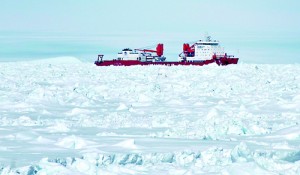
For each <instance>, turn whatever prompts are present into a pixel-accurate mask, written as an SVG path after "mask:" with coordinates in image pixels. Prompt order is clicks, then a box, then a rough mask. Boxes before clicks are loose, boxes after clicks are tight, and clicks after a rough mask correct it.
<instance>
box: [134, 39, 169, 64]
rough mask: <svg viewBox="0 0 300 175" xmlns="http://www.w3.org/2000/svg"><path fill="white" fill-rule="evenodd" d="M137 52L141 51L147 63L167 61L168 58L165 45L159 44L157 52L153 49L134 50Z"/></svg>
mask: <svg viewBox="0 0 300 175" xmlns="http://www.w3.org/2000/svg"><path fill="white" fill-rule="evenodd" d="M134 50H135V52H136V51H139V52H140V53H141V54H143V56H145V57H146V61H165V59H166V57H164V56H163V54H164V44H162V43H159V44H157V46H156V50H151V49H134ZM152 53H156V55H152Z"/></svg>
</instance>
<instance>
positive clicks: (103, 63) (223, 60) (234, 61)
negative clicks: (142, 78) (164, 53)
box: [95, 58, 239, 66]
mask: <svg viewBox="0 0 300 175" xmlns="http://www.w3.org/2000/svg"><path fill="white" fill-rule="evenodd" d="M238 60H239V59H238V58H220V59H212V60H205V61H201V62H176V61H174V62H172V61H170V62H169V61H166V62H142V61H138V60H104V61H95V64H96V65H97V66H137V65H141V66H147V65H163V66H204V65H208V64H212V63H216V64H218V65H222V66H225V65H228V64H237V63H238Z"/></svg>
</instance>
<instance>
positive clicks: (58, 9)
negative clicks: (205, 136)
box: [0, 0, 300, 62]
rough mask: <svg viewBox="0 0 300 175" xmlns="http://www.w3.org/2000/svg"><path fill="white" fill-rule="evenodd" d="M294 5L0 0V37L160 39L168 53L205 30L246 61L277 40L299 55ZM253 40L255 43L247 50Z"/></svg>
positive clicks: (227, 0)
mask: <svg viewBox="0 0 300 175" xmlns="http://www.w3.org/2000/svg"><path fill="white" fill-rule="evenodd" d="M299 8H300V1H297V0H106V1H104V0H89V1H86V0H75V1H74V0H63V1H62V0H51V1H46V0H45V1H39V0H29V1H20V0H1V5H0V37H2V38H3V37H4V38H5V39H6V40H9V37H11V36H13V35H14V34H16V37H17V38H18V37H19V36H20V38H22V36H27V35H29V34H30V35H31V36H32V35H36V36H39V37H40V36H41V35H42V36H43V37H45V36H47V35H49V36H52V37H53V36H55V37H58V38H59V37H66V36H79V37H83V36H85V37H90V38H91V37H94V36H105V37H106V39H107V41H112V40H113V41H114V42H113V43H112V45H114V46H118V47H121V45H122V44H124V47H130V46H127V45H126V43H124V42H126V41H128V44H130V45H133V47H135V46H143V45H145V44H156V43H154V42H160V41H162V42H166V43H165V45H167V44H169V46H170V48H169V50H170V51H169V53H170V54H171V53H173V52H174V53H175V52H176V53H177V52H179V51H178V49H181V44H182V42H188V41H195V40H198V39H201V37H203V35H204V34H205V33H208V34H209V35H212V36H213V38H214V39H218V40H221V41H223V43H224V46H225V49H226V47H228V48H229V50H232V51H236V50H239V52H240V51H241V52H243V54H245V55H243V54H242V56H244V57H246V62H248V61H250V62H251V60H250V58H249V57H248V58H247V55H248V54H247V53H248V52H253V51H257V50H262V51H261V53H264V54H265V53H268V52H270V54H271V55H272V54H273V55H274V52H278V45H280V44H281V42H280V41H281V40H289V41H291V43H287V44H286V45H285V46H284V47H285V49H287V50H284V51H283V52H290V53H289V54H292V52H295V53H294V54H295V55H300V51H299V50H300V22H299V19H300V10H299ZM110 36H111V39H110V38H109V37H110ZM118 36H120V37H118ZM125 36H126V39H124V37H125ZM122 37H123V39H122ZM118 38H120V40H118ZM253 40H254V41H253ZM133 41H134V42H133ZM246 41H247V43H246ZM7 42H8V41H6V43H7ZM115 42H117V43H118V44H115ZM152 42H153V43H152ZM168 42H169V43H168ZM177 42H178V43H177ZM251 42H252V43H251ZM263 42H266V43H265V44H263ZM106 43H108V42H106ZM120 43H122V44H120ZM256 43H260V44H261V45H260V46H256V47H257V49H254V48H251V47H253V45H256ZM2 44H3V45H4V44H5V43H3V41H2ZM175 44H176V45H178V48H177V47H175V46H173V45H175ZM273 44H275V46H274V52H273V51H272V47H273V46H272V45H273ZM0 45H1V41H0ZM108 45H109V44H108ZM106 46H107V45H106ZM7 47H8V46H7ZM249 47H250V49H247V48H249ZM263 47H267V49H266V51H265V52H264V51H263ZM275 47H276V49H275ZM290 47H293V48H294V49H291V48H290ZM270 48H271V49H270ZM298 48H299V49H298ZM60 49H61V48H60ZM114 49H118V48H111V51H112V52H113V51H114ZM120 49H122V48H120ZM166 49H167V48H166ZM290 49H291V50H290ZM8 50H9V48H8ZM10 50H13V49H10ZM33 50H34V49H33ZM271 52H272V53H271ZM296 52H297V53H296ZM0 54H1V49H0ZM257 54H258V55H261V54H260V53H257ZM278 54H281V53H280V52H278V53H276V55H278ZM267 55H268V54H267ZM267 55H266V56H267ZM282 56H283V55H282ZM278 57H279V56H278ZM298 58H299V57H298ZM0 59H1V58H0ZM293 59H294V60H292V62H295V61H296V62H300V61H299V60H297V59H295V58H293ZM299 59H300V58H299ZM279 62H280V61H279Z"/></svg>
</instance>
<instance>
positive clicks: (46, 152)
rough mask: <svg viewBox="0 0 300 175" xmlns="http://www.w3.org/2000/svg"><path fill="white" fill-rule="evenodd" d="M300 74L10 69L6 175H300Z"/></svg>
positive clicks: (276, 68)
mask: <svg viewBox="0 0 300 175" xmlns="http://www.w3.org/2000/svg"><path fill="white" fill-rule="evenodd" d="M299 122H300V65H299V64H294V65H267V64H264V65H255V64H239V65H230V66H227V67H219V66H217V65H208V66H203V67H198V66H178V67H176V66H174V67H168V66H132V67H97V66H95V65H93V64H91V63H82V62H80V61H78V60H77V59H75V58H70V57H69V58H56V59H49V60H44V61H28V62H11V63H0V174H1V175H16V174H22V175H35V174H37V175H58V174H59V175H62V174H64V175H69V174H70V175H84V174H89V175H93V174H101V175H102V174H104V175H105V174H109V175H116V174H122V175H133V174H170V175H177V174H185V175H192V174H196V175H197V174H224V175H227V174H238V175H240V174H300V161H299V160H300V144H299V143H300V126H299Z"/></svg>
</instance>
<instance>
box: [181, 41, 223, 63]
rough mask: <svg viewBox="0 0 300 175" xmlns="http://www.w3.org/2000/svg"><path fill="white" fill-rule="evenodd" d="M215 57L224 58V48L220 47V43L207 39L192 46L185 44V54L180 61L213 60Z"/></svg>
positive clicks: (183, 53) (182, 54)
mask: <svg viewBox="0 0 300 175" xmlns="http://www.w3.org/2000/svg"><path fill="white" fill-rule="evenodd" d="M214 55H216V56H224V55H225V53H224V48H223V47H221V46H220V44H219V41H216V40H211V38H210V37H207V38H206V40H199V41H197V42H196V43H194V44H193V45H191V46H189V44H184V45H183V52H182V53H181V54H180V55H179V61H191V62H194V61H205V60H211V59H212V57H213V56H214Z"/></svg>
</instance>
